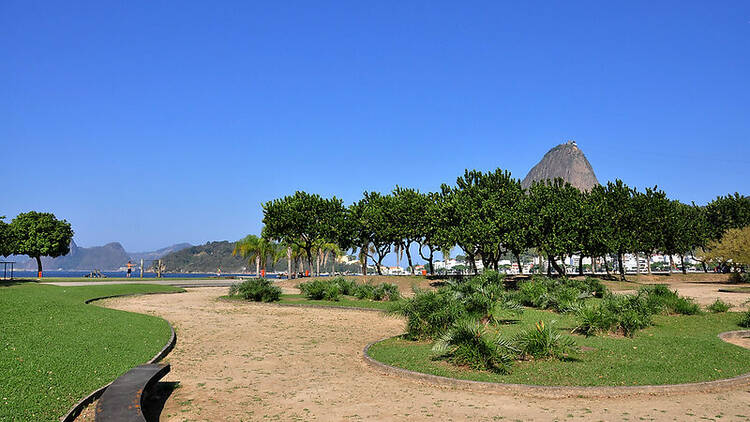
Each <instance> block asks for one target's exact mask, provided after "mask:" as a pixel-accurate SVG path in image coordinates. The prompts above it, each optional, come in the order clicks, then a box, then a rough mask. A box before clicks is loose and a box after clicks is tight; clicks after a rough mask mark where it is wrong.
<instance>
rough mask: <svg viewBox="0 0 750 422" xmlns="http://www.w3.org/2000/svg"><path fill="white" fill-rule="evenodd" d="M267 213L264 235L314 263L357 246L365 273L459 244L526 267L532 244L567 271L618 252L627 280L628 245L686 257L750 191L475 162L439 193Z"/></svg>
mask: <svg viewBox="0 0 750 422" xmlns="http://www.w3.org/2000/svg"><path fill="white" fill-rule="evenodd" d="M263 214H264V218H263V223H264V229H263V233H262V237H263V238H265V239H269V240H275V241H280V242H282V243H284V244H286V245H292V246H294V247H296V248H298V249H299V250H300V251H301V252H302V253H303V254H304V256H305V257H306V259H307V260H308V264H309V267H310V268H312V265H313V258H314V256H315V253H314V251H315V245H317V244H321V243H331V244H336V245H338V246H339V247H340V248H341V249H342V250H353V251H355V252H357V253H358V254H359V257H360V261H361V264H362V271H363V273H366V271H367V259H370V260H371V261H372V262H374V263H375V266H376V268H377V270H378V273H381V268H382V265H383V264H382V263H383V260H384V258H385V256H386V255H387V254H388V253H390V252H392V251H394V250H396V251H399V252H400V251H403V252H405V253H406V256H407V260H408V262H409V267H410V268H411V269H412V272H413V268H414V265H413V262H412V260H413V258H414V257H413V256H412V254H411V251H412V248H411V246H412V245H417V247H416V250H417V251H418V254H419V255H420V257H421V258H422V259H424V260H425V261H427V262H428V263H429V264H430V265H429V268H430V269H432V268H433V265H432V264H433V259H434V256H435V253H436V252H437V251H450V249H451V248H453V247H454V246H458V247H460V248H461V249H462V250H463V254H464V255H465V256H466V260H467V262H468V263H469V264H470V265H472V266H473V270H474V272H476V267H475V266H474V262H475V260H481V261H482V263H483V265H484V267H485V268H493V269H497V268H498V263H499V261H500V258H501V256H503V255H505V254H511V255H513V256H514V257H515V259H516V261H518V263H519V267H520V266H521V265H520V264H521V263H520V256H521V254H522V253H524V252H526V251H533V252H535V253H537V254H539V255H540V256H543V257H545V258H547V259H548V261H549V263H550V265H551V266H552V267H553V268H554V269H555V270H556V271H557V272H558V273H560V274H565V272H566V269H565V266H564V265H560V263H559V262H561V261H564V260H565V258H566V257H570V256H572V255H574V254H576V255H579V256H580V257H581V259H582V257H583V256H589V257H592V258H596V257H606V256H615V257H617V258H618V259H617V262H618V266H619V272H620V274H621V276H622V277H623V278H624V268H623V259H622V257H623V255H624V254H625V253H635V254H643V255H646V256H647V257H650V256H651V255H652V254H655V253H664V254H667V255H669V256H670V259H671V257H672V255H677V256H680V257H683V261H684V256H686V255H687V254H691V253H693V252H694V251H695V250H696V249H701V248H705V247H706V245H707V244H708V243H709V242H711V241H718V240H719V239H720V238H721V237H722V235H723V234H724V232H725V231H726V230H728V229H731V228H741V227H745V226H748V225H750V198H748V197H746V196H741V195H739V194H736V193H735V194H734V195H728V196H724V197H718V198H717V199H715V200H714V201H712V202H711V203H709V204H708V205H706V206H704V207H699V206H696V205H694V204H684V203H681V202H679V201H676V200H671V199H669V198H668V197H667V195H666V194H665V193H664V192H663V191H661V190H659V189H658V188H656V187H654V188H649V189H646V190H645V191H643V192H640V191H638V190H636V189H634V188H631V187H629V186H627V185H626V184H625V183H623V182H622V181H621V180H616V181H615V182H609V183H607V184H606V185H603V186H596V187H594V188H593V189H592V190H591V191H590V192H581V191H579V190H578V189H576V188H575V187H573V186H571V185H570V184H568V183H565V182H564V181H563V180H561V179H557V180H554V181H546V182H538V183H535V184H533V185H532V186H531V187H530V188H529V189H523V188H522V187H521V183H520V181H519V180H518V179H515V178H513V177H512V176H511V174H510V173H509V172H507V171H503V170H500V169H498V170H496V171H494V172H480V171H476V170H471V171H469V170H467V171H466V172H465V173H464V175H463V176H461V177H459V178H457V180H456V184H455V185H445V184H444V185H443V186H441V190H440V192H433V193H422V192H419V191H418V190H415V189H408V188H402V187H398V186H397V187H396V188H395V189H394V190H393V191H392V192H391V193H389V194H381V193H378V192H365V193H364V195H363V197H362V199H360V200H359V201H357V202H355V203H353V204H351V205H350V206H348V207H345V206H344V205H343V202H342V201H341V200H340V199H338V198H336V197H333V198H330V199H328V198H322V197H320V196H319V195H316V194H309V193H306V192H296V193H295V194H294V195H291V196H286V197H284V198H279V199H276V200H273V201H270V202H267V203H265V204H263ZM672 265H674V263H672ZM605 268H607V271H609V269H608V267H607V266H605ZM579 269H580V270H579V271H581V272H582V271H583V266H582V265H579ZM704 269H705V263H704ZM649 270H650V268H649ZM683 271H684V262H683Z"/></svg>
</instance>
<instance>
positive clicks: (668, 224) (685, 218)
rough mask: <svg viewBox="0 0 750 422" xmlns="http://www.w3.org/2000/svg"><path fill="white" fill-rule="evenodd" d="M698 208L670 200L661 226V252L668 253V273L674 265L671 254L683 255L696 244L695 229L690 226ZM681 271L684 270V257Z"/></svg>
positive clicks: (670, 272)
mask: <svg viewBox="0 0 750 422" xmlns="http://www.w3.org/2000/svg"><path fill="white" fill-rule="evenodd" d="M697 214H698V210H697V209H696V207H694V206H690V205H686V204H683V203H681V202H680V201H671V202H670V205H669V208H668V211H667V215H666V219H665V224H664V225H663V226H662V246H661V250H662V252H664V253H666V254H667V255H669V264H670V265H669V267H670V269H669V274H672V268H674V267H675V264H674V258H673V255H679V256H680V257H684V255H685V254H686V253H688V252H690V251H691V250H693V248H694V247H695V246H696V243H697V242H696V240H695V230H694V229H693V228H692V227H691V226H692V225H693V222H694V220H695V219H696V218H697ZM682 271H683V272H686V269H685V265H684V259H683V262H682Z"/></svg>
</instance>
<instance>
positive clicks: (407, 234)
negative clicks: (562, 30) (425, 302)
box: [392, 186, 425, 275]
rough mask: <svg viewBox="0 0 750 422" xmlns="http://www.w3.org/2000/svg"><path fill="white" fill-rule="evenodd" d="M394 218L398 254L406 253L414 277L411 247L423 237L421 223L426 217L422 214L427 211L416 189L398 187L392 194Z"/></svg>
mask: <svg viewBox="0 0 750 422" xmlns="http://www.w3.org/2000/svg"><path fill="white" fill-rule="evenodd" d="M392 197H393V201H392V206H393V210H392V213H393V218H394V229H395V236H396V246H397V248H398V249H397V252H396V253H397V254H398V253H399V252H401V251H403V252H405V253H406V259H407V261H408V262H409V269H410V271H411V274H412V275H414V264H413V262H412V259H411V245H412V243H414V242H416V241H417V240H418V239H420V238H421V237H422V236H421V235H420V230H421V225H422V224H421V223H422V221H420V220H422V219H423V218H424V216H423V215H421V214H420V212H424V211H425V209H424V208H425V207H424V204H423V198H424V196H423V195H422V194H421V193H419V191H418V190H415V189H407V188H402V187H400V186H396V188H395V189H394V190H393V193H392Z"/></svg>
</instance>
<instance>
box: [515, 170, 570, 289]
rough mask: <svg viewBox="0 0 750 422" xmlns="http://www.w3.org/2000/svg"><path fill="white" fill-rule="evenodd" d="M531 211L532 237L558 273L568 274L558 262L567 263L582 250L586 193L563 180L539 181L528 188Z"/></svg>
mask: <svg viewBox="0 0 750 422" xmlns="http://www.w3.org/2000/svg"><path fill="white" fill-rule="evenodd" d="M529 209H530V210H531V229H532V232H531V233H532V234H531V238H532V239H533V240H534V241H535V244H536V246H537V249H538V250H539V251H540V252H542V253H543V254H544V255H546V256H547V257H548V258H549V262H550V264H551V265H552V267H553V268H554V269H555V271H557V272H558V273H559V274H561V275H565V266H564V265H563V266H560V265H559V264H558V263H557V259H558V258H560V259H562V260H563V261H564V258H565V257H566V256H570V255H572V254H573V253H574V252H576V251H580V250H581V243H580V238H581V236H580V231H581V227H582V226H583V216H584V214H583V194H582V193H581V191H579V190H578V189H577V188H576V187H574V186H572V185H571V184H570V183H566V182H564V181H563V180H562V179H560V178H558V179H555V180H553V181H541V182H536V183H534V184H533V185H532V186H531V187H530V188H529Z"/></svg>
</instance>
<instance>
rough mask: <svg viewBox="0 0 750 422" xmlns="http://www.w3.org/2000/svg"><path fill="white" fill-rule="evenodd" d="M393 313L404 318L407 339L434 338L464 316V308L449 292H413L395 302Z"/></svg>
mask: <svg viewBox="0 0 750 422" xmlns="http://www.w3.org/2000/svg"><path fill="white" fill-rule="evenodd" d="M393 312H395V313H397V314H400V315H403V316H404V317H406V333H407V337H409V338H411V339H413V340H424V339H432V338H436V337H437V336H438V335H440V334H441V333H442V332H444V331H445V330H447V329H448V328H449V327H451V326H452V325H453V323H454V322H456V321H458V320H459V319H461V318H462V317H464V316H465V315H466V308H465V307H464V306H463V304H462V303H461V302H460V301H458V300H457V299H456V297H455V295H454V294H452V293H451V292H450V291H448V290H445V289H441V290H438V291H425V290H415V292H414V296H413V297H411V298H409V299H406V300H403V301H400V302H396V303H395V306H394V308H393Z"/></svg>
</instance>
